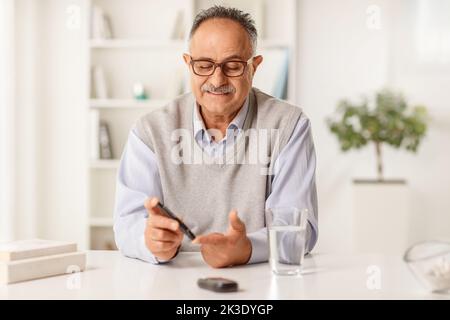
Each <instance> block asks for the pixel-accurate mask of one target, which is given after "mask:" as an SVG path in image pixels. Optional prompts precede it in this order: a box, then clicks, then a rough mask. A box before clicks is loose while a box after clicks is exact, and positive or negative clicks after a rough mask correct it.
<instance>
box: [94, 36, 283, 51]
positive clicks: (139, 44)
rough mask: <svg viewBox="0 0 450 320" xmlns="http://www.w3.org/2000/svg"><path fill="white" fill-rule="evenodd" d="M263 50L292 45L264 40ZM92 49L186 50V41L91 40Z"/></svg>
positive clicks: (280, 41) (260, 44)
mask: <svg viewBox="0 0 450 320" xmlns="http://www.w3.org/2000/svg"><path fill="white" fill-rule="evenodd" d="M259 46H260V47H261V48H262V49H270V48H287V47H291V46H292V45H291V44H289V43H288V42H286V41H282V40H278V39H263V40H260V41H259ZM90 47H91V48H92V49H164V50H165V49H170V50H172V49H179V50H184V49H185V48H186V42H185V41H184V40H168V41H154V40H150V39H106V40H101V39H99V40H90Z"/></svg>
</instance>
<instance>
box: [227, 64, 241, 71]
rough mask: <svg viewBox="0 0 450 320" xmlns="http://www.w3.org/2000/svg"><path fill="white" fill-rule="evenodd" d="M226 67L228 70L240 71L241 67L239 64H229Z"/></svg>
mask: <svg viewBox="0 0 450 320" xmlns="http://www.w3.org/2000/svg"><path fill="white" fill-rule="evenodd" d="M226 67H227V69H228V70H239V68H240V67H241V66H240V64H239V63H227V64H226Z"/></svg>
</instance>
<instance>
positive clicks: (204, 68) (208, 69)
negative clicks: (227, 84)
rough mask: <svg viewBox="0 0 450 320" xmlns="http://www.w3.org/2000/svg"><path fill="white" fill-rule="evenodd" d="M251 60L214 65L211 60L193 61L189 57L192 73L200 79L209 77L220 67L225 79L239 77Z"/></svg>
mask: <svg viewBox="0 0 450 320" xmlns="http://www.w3.org/2000/svg"><path fill="white" fill-rule="evenodd" d="M252 60H253V57H252V58H250V59H248V60H247V61H242V60H228V61H224V62H222V63H215V62H214V61H211V60H194V59H192V57H191V62H190V63H191V66H192V71H193V72H194V73H195V74H196V75H198V76H202V77H207V76H211V75H213V74H214V72H215V71H216V68H217V67H220V69H221V70H222V72H223V74H224V75H225V76H227V77H240V76H242V75H243V74H244V71H245V69H246V68H247V66H248V64H249V63H250V62H251V61H252Z"/></svg>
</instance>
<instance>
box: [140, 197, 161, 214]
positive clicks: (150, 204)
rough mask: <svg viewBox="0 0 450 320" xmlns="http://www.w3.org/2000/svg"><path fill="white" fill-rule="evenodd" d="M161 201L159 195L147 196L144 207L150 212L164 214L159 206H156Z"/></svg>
mask: <svg viewBox="0 0 450 320" xmlns="http://www.w3.org/2000/svg"><path fill="white" fill-rule="evenodd" d="M158 203H159V199H158V198H157V197H152V198H147V199H145V201H144V207H145V209H147V211H148V213H149V214H157V215H162V213H161V212H160V211H159V208H158V207H156V206H157V205H158Z"/></svg>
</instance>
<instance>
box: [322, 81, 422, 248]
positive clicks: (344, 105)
mask: <svg viewBox="0 0 450 320" xmlns="http://www.w3.org/2000/svg"><path fill="white" fill-rule="evenodd" d="M327 123H328V127H329V129H330V130H331V132H332V133H333V134H334V135H335V136H336V137H337V139H338V142H339V145H340V148H341V149H342V151H344V152H347V151H350V150H353V149H360V148H363V147H366V146H368V145H372V146H373V148H374V150H375V154H376V164H377V165H376V168H377V170H376V172H377V178H376V179H369V180H368V179H355V180H354V181H353V182H354V183H353V188H352V190H353V216H352V226H353V249H354V251H355V252H360V253H361V252H373V253H388V254H401V253H403V252H404V250H405V249H406V248H407V247H408V246H409V245H410V244H411V242H413V241H415V240H416V239H413V238H411V236H412V234H411V233H410V232H411V225H410V223H411V220H412V217H411V210H410V207H409V206H410V203H411V201H410V195H409V192H410V191H409V188H408V186H407V184H406V182H405V180H403V179H402V180H393V179H385V177H384V174H383V169H384V164H383V148H384V146H385V145H389V146H392V147H394V148H397V149H406V150H407V151H411V152H417V150H418V147H419V145H420V143H421V141H422V140H423V138H424V136H425V134H426V131H427V112H426V108H425V107H424V106H414V107H410V106H408V104H407V102H406V100H405V98H404V97H403V96H402V95H401V94H399V93H396V92H393V91H391V90H388V89H383V90H381V91H379V92H377V93H376V94H375V98H374V99H372V101H369V100H368V99H367V98H364V99H363V101H362V102H360V103H352V102H349V101H348V100H342V101H340V102H339V103H338V106H337V110H336V112H335V113H334V114H333V115H332V116H331V117H330V118H328V119H327Z"/></svg>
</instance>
